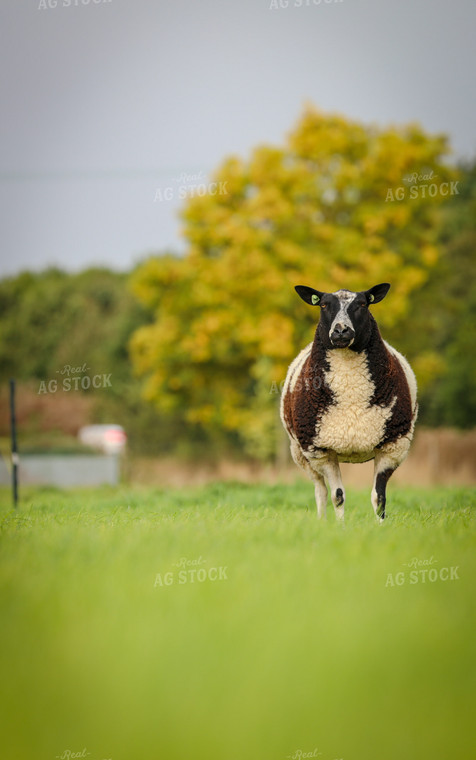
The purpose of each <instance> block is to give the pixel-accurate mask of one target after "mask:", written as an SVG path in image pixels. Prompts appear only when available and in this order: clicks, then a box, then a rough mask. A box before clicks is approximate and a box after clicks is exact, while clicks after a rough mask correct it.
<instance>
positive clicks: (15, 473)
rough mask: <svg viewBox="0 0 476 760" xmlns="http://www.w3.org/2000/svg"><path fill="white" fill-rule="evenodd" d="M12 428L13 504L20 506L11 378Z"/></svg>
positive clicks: (13, 395)
mask: <svg viewBox="0 0 476 760" xmlns="http://www.w3.org/2000/svg"><path fill="white" fill-rule="evenodd" d="M10 430H11V439H12V494H13V506H14V507H15V509H16V508H17V506H18V462H19V457H18V449H17V424H16V418H15V380H13V379H12V380H10Z"/></svg>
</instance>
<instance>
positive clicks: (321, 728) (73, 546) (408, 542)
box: [0, 481, 476, 760]
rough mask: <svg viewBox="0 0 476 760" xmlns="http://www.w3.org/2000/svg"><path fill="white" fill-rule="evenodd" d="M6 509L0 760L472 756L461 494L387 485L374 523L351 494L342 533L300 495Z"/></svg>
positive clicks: (183, 493) (468, 502) (67, 495)
mask: <svg viewBox="0 0 476 760" xmlns="http://www.w3.org/2000/svg"><path fill="white" fill-rule="evenodd" d="M22 497H23V500H22V504H21V507H20V509H19V510H18V511H17V512H14V511H13V510H12V509H11V505H10V493H9V491H8V490H6V489H3V490H2V491H1V494H0V504H1V506H0V510H1V511H0V517H1V543H0V614H1V617H0V667H1V673H2V690H1V695H2V696H1V702H0V715H1V718H0V720H1V722H2V739H1V749H0V755H1V757H2V758H5V760H54V759H55V758H58V757H64V758H68V757H70V758H71V757H74V756H75V755H76V756H77V757H80V756H84V757H88V758H89V760H107V759H108V758H110V759H111V760H143V759H144V760H145V759H148V758H150V760H285V759H286V758H291V757H294V758H304V757H306V755H307V756H308V757H319V758H320V760H339V759H340V758H342V760H374V759H375V760H377V758H378V760H413V759H415V760H417V759H418V760H427V759H428V760H460V759H461V760H463V758H464V760H467V758H468V757H470V756H471V755H472V749H471V747H472V746H473V749H474V744H473V745H471V741H472V737H473V736H474V717H473V716H474V707H473V705H474V694H475V693H476V683H475V680H476V679H475V657H474V630H475V623H476V615H475V604H474V581H475V577H476V552H475V532H474V525H475V521H474V506H475V504H476V491H475V490H474V489H469V488H466V489H455V488H453V489H450V488H448V489H444V488H439V489H425V490H423V489H421V490H418V489H411V488H397V487H392V486H391V485H390V488H389V493H388V497H389V498H388V514H389V519H388V520H387V521H386V523H385V524H384V525H382V526H379V525H378V524H377V523H376V522H375V521H374V517H373V512H372V509H371V507H370V501H369V492H368V489H367V490H365V491H358V490H351V489H349V490H348V492H347V501H346V511H347V516H346V525H345V528H344V527H343V526H341V525H339V524H337V523H336V522H335V519H334V515H333V510H332V507H331V508H330V512H329V516H328V520H327V522H325V523H319V522H318V521H317V519H316V516H315V508H314V504H313V488H312V485H311V484H310V483H305V482H302V481H299V482H297V483H296V484H295V485H293V486H290V485H276V486H256V485H241V484H237V483H235V484H233V483H231V484H230V483H228V484H222V483H217V484H211V485H208V486H204V487H201V488H194V489H181V490H178V489H177V490H160V489H152V488H147V489H145V488H144V489H141V488H132V487H131V488H126V487H122V488H118V489H113V488H102V489H94V490H79V489H78V490H75V491H68V492H66V491H65V492H62V491H60V490H55V489H49V488H41V489H40V488H36V489H29V490H28V489H26V488H25V489H23V491H22ZM187 563H189V564H187ZM445 568H447V569H448V571H447V572H446V570H445ZM193 570H195V571H196V573H195V574H194V573H193V572H191V571H193ZM200 570H202V573H201V575H200V579H199V576H198V573H199V571H200ZM432 570H434V571H435V572H436V575H437V578H436V579H435V572H433V573H432V578H433V580H430V578H429V573H430V572H431V571H432ZM412 571H413V572H414V575H413V576H412V575H411V573H412ZM422 571H426V572H422ZM180 572H182V575H180ZM204 573H205V576H206V577H204ZM398 574H400V575H398ZM402 574H403V575H402ZM440 576H441V577H440ZM446 576H448V577H446ZM415 579H416V580H415ZM68 753H69V754H68ZM80 753H82V754H80ZM318 753H320V754H318Z"/></svg>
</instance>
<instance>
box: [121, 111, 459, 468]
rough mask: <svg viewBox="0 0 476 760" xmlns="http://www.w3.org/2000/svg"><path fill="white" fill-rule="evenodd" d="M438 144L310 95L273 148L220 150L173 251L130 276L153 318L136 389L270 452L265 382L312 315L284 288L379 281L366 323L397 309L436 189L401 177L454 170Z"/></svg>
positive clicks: (423, 275) (407, 293)
mask: <svg viewBox="0 0 476 760" xmlns="http://www.w3.org/2000/svg"><path fill="white" fill-rule="evenodd" d="M448 152H449V149H448V145H447V141H446V138H445V137H444V136H441V135H437V136H430V135H427V134H426V133H424V132H423V131H422V129H421V128H420V127H419V126H418V125H415V124H412V125H408V126H405V127H401V128H398V127H392V128H390V129H387V130H385V129H377V128H376V127H375V126H371V127H367V126H365V125H362V124H360V123H356V122H353V121H351V120H349V119H347V118H344V117H343V116H339V115H332V114H331V115H329V114H324V113H322V112H320V111H318V110H316V109H314V108H312V107H311V106H309V107H307V108H306V109H305V111H304V112H303V113H302V115H301V117H300V119H299V120H298V122H297V124H296V126H295V128H294V129H293V130H292V132H291V133H290V134H289V135H288V137H287V141H286V143H285V145H283V146H282V147H276V146H266V145H262V146H259V147H257V148H256V149H255V150H253V151H252V153H251V156H250V158H249V159H248V160H243V159H240V158H238V157H229V158H227V159H225V160H224V161H223V163H222V164H221V166H219V167H218V169H217V171H216V172H215V175H214V177H213V179H214V180H216V181H217V182H221V183H222V185H221V187H223V188H225V189H226V192H222V193H217V194H214V195H212V194H210V193H209V194H205V195H202V196H195V197H192V198H189V199H187V201H186V202H185V205H184V208H183V211H182V215H181V216H182V222H183V234H184V236H185V239H186V240H187V241H188V244H189V248H188V251H187V253H186V255H185V256H183V257H173V256H170V255H168V256H164V257H155V258H151V259H149V260H147V261H145V262H144V263H143V264H142V265H141V266H139V267H138V269H137V270H136V271H135V273H134V275H133V281H132V287H133V289H134V292H135V293H136V295H137V297H138V298H139V299H140V300H141V301H142V302H143V303H144V304H146V305H147V306H148V307H151V308H153V309H154V311H155V315H156V319H155V322H154V323H153V324H151V325H147V326H143V327H141V328H140V329H139V330H138V331H137V332H136V333H135V335H134V336H133V339H132V342H131V356H132V359H133V363H134V366H135V369H136V372H137V373H138V374H139V375H141V376H144V377H145V378H146V379H147V385H146V393H147V396H148V398H150V399H152V400H153V401H154V403H156V404H157V406H158V407H159V408H162V409H167V410H173V409H176V410H180V411H181V413H182V414H183V415H184V417H185V419H187V420H188V421H189V422H190V424H195V425H200V426H202V427H203V428H204V429H208V430H211V429H212V428H214V427H221V428H223V429H227V430H232V431H235V432H237V433H238V434H239V436H240V437H241V440H242V442H243V447H244V449H245V450H246V451H248V452H249V453H252V454H255V455H259V456H263V457H266V456H270V455H271V453H272V452H273V450H274V449H275V446H276V437H277V435H278V432H277V431H278V427H277V425H276V407H277V402H278V394H277V393H274V392H272V389H273V388H274V387H276V384H277V385H278V386H279V383H280V382H281V381H282V380H283V379H284V376H285V372H286V367H287V365H288V364H289V362H290V361H291V360H292V358H293V357H294V356H295V355H296V353H297V351H298V350H299V349H300V348H302V347H303V346H304V345H305V344H306V343H307V342H309V341H310V340H311V339H312V336H313V329H314V325H315V321H316V319H317V318H318V312H316V311H315V310H311V309H309V308H308V307H306V306H305V305H304V304H303V303H302V302H301V301H300V300H299V298H298V297H297V295H296V294H295V292H294V286H295V285H298V284H303V285H306V284H307V285H311V286H312V287H315V288H318V289H320V290H329V291H332V290H337V289H339V288H349V289H351V290H359V289H366V288H369V287H371V286H372V285H375V284H376V283H378V282H382V281H386V282H390V283H391V284H392V290H391V291H390V294H389V297H388V298H387V299H386V301H385V304H384V305H383V306H382V307H381V308H380V310H379V313H378V320H379V323H380V324H381V325H382V326H383V327H384V328H385V327H389V328H391V327H392V325H395V324H396V323H397V322H401V321H402V320H404V319H405V318H406V316H407V315H408V310H409V304H410V297H411V295H412V293H413V292H415V291H417V290H418V288H420V287H421V286H422V284H423V283H424V282H425V280H426V279H427V277H428V273H429V271H430V269H431V268H432V267H434V266H435V265H436V263H437V261H438V245H437V240H436V230H435V219H436V218H437V214H438V208H439V206H440V205H441V203H443V202H444V197H443V196H442V195H441V194H439V193H438V194H436V195H435V196H434V197H429V195H428V193H426V194H425V197H421V193H419V194H418V197H413V198H412V197H410V190H411V189H412V188H415V187H417V184H415V183H414V182H413V181H412V180H411V178H412V177H413V176H415V173H416V175H420V176H433V177H435V178H437V179H435V182H438V183H442V182H450V181H451V180H454V179H455V177H456V173H455V171H454V170H452V169H451V168H450V167H449V166H448V165H446V164H445V163H444V159H445V156H446V154H447V153H448ZM398 188H402V190H398ZM397 190H398V192H397ZM412 192H413V193H414V191H412ZM402 195H403V197H401V198H400V199H399V197H398V196H402ZM428 362H429V363H430V364H431V361H430V357H427V359H426V363H425V362H423V364H425V366H426V367H429V364H428ZM273 383H274V386H273Z"/></svg>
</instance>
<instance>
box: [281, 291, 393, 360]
mask: <svg viewBox="0 0 476 760" xmlns="http://www.w3.org/2000/svg"><path fill="white" fill-rule="evenodd" d="M389 288H390V285H389V283H388V282H383V283H381V284H380V285H374V287H373V288H370V289H369V290H361V291H359V292H357V293H354V292H353V291H351V290H337V291H336V292H335V293H324V292H322V291H321V290H314V288H308V287H307V286H306V285H296V288H295V290H296V292H297V293H298V294H299V295H300V296H301V298H302V299H303V301H305V302H306V303H308V304H310V305H311V306H320V309H321V316H320V319H319V325H318V332H319V337H320V338H321V340H322V342H323V344H324V346H325V347H326V348H351V349H352V350H353V351H362V350H363V349H364V348H365V346H366V345H367V343H368V341H369V338H370V335H371V331H372V323H373V322H374V320H373V317H372V315H371V314H370V311H369V306H370V304H372V303H378V302H379V301H381V300H382V299H383V298H385V296H386V295H387V293H388V290H389Z"/></svg>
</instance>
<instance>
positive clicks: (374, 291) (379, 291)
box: [365, 282, 390, 303]
mask: <svg viewBox="0 0 476 760" xmlns="http://www.w3.org/2000/svg"><path fill="white" fill-rule="evenodd" d="M389 290H390V284H389V283H388V282H382V283H380V285H374V286H373V288H370V290H366V291H365V297H366V299H367V303H378V302H379V301H383V299H384V298H385V296H386V295H387V293H388V291H389Z"/></svg>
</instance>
